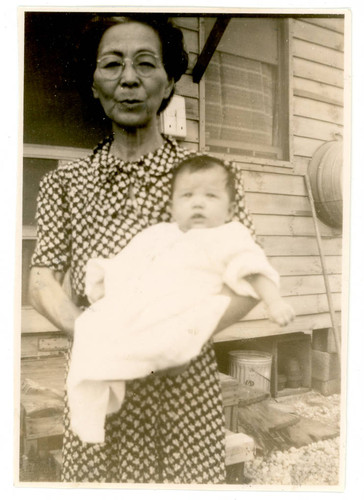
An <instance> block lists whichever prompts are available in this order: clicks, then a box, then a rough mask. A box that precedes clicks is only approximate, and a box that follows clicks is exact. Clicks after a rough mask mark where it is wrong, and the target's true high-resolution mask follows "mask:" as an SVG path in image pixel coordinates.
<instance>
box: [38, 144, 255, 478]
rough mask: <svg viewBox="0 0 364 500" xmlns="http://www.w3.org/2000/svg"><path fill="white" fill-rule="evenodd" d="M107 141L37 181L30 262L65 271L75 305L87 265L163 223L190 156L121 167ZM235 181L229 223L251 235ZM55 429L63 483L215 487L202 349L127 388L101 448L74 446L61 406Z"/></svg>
mask: <svg viewBox="0 0 364 500" xmlns="http://www.w3.org/2000/svg"><path fill="white" fill-rule="evenodd" d="M111 142H112V139H106V140H105V141H104V142H103V143H101V144H100V145H99V146H98V147H97V148H96V149H95V151H94V152H93V154H92V155H90V156H89V157H86V158H84V159H81V160H78V161H76V162H72V163H70V164H68V165H66V166H63V167H59V168H58V169H57V170H55V171H52V172H50V173H49V174H47V175H46V176H45V177H44V178H43V180H42V183H41V186H40V191H39V197H38V206H37V224H38V239H37V246H36V249H35V252H34V255H33V258H32V265H33V266H42V267H48V268H50V269H52V270H54V271H61V272H65V271H66V270H67V269H70V271H71V282H72V289H73V291H74V292H75V294H76V296H77V297H78V298H80V299H81V301H82V299H83V298H84V275H85V264H86V262H87V260H88V259H90V258H91V257H111V256H114V255H116V254H117V253H118V252H119V251H120V250H121V249H122V248H123V247H125V246H126V245H127V243H128V242H129V241H130V240H131V239H132V238H133V236H135V235H136V234H137V233H138V232H139V231H141V230H142V229H144V228H146V227H148V226H150V225H152V224H156V223H158V222H162V221H169V220H170V212H169V205H168V203H169V200H170V180H171V175H172V170H173V168H174V166H175V165H176V164H178V163H179V162H180V161H181V160H182V159H184V158H186V157H187V156H189V155H191V154H196V153H193V152H191V151H188V150H186V149H184V148H181V147H180V146H179V145H178V144H177V143H176V142H175V141H174V140H171V139H168V138H165V142H164V144H163V146H161V147H160V148H159V149H158V150H156V151H154V152H153V153H149V154H147V155H144V156H143V157H141V158H140V159H139V160H138V161H135V162H124V161H121V160H120V159H118V158H115V157H114V156H112V155H111V154H110V145H111ZM231 168H233V166H231ZM236 176H237V185H236V188H237V200H236V201H237V210H236V214H235V218H236V219H237V220H240V221H241V222H242V223H244V224H245V225H246V226H247V227H248V228H249V229H251V231H252V233H253V228H252V222H251V219H250V216H249V214H248V213H247V211H246V209H245V206H244V192H243V185H242V182H241V179H239V174H238V172H236ZM66 399H67V398H66ZM64 425H65V433H64V440H63V471H62V480H63V481H66V482H100V483H102V482H105V483H128V482H129V483H130V482H133V483H180V484H183V483H185V484H187V483H188V484H193V483H195V484H209V483H210V484H213V483H215V484H223V483H224V482H225V446H224V440H225V430H224V429H225V425H224V416H223V408H222V398H221V389H220V383H219V377H218V370H217V364H216V359H215V354H214V350H213V346H212V343H211V342H209V343H207V344H206V345H205V347H204V349H203V351H202V352H201V354H200V355H199V356H198V357H197V358H195V359H194V360H193V361H192V362H191V363H190V365H189V366H188V368H187V369H186V370H185V371H184V372H183V373H181V374H179V375H175V376H166V375H165V376H156V375H153V374H151V375H149V376H148V377H145V378H143V379H137V380H132V381H130V382H128V383H127V388H126V396H125V400H124V403H123V406H122V408H121V410H120V411H119V412H117V413H115V414H113V415H110V416H109V417H108V418H107V420H106V424H105V434H106V439H105V443H103V444H101V445H92V444H85V443H82V442H81V441H80V440H79V439H78V437H77V436H76V435H74V434H73V433H72V432H71V431H70V429H69V418H68V405H67V400H66V405H65V418H64Z"/></svg>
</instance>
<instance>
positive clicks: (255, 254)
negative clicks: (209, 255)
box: [223, 223, 279, 299]
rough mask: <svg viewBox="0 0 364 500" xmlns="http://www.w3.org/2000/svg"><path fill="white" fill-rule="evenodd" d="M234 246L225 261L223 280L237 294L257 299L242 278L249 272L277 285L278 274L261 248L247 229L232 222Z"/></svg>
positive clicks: (248, 284) (251, 288)
mask: <svg viewBox="0 0 364 500" xmlns="http://www.w3.org/2000/svg"><path fill="white" fill-rule="evenodd" d="M230 241H231V243H232V245H233V247H234V249H233V252H231V255H230V258H229V260H228V262H227V263H226V267H225V271H224V275H223V282H224V283H226V285H228V286H229V287H230V288H231V289H232V290H233V291H234V292H235V293H237V294H238V295H246V296H251V297H254V298H256V299H258V298H259V297H258V295H257V294H256V292H255V290H254V289H253V287H252V286H251V285H250V283H249V282H248V281H247V280H246V279H244V278H246V277H247V276H249V275H251V274H262V275H264V276H266V277H267V278H269V279H270V280H271V281H273V283H274V284H275V285H276V286H277V287H279V274H278V273H277V271H276V270H275V269H274V268H273V267H272V266H271V264H270V263H269V261H268V259H267V257H266V255H265V253H264V251H263V250H262V248H261V247H260V246H259V245H257V244H256V243H255V242H254V240H253V238H252V237H251V235H250V233H249V230H247V229H246V228H245V227H244V226H242V225H241V224H238V223H234V231H233V234H232V235H231V240H230Z"/></svg>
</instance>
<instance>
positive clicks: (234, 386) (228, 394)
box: [219, 373, 239, 432]
mask: <svg viewBox="0 0 364 500" xmlns="http://www.w3.org/2000/svg"><path fill="white" fill-rule="evenodd" d="M219 376H220V383H221V391H222V401H223V406H224V414H225V425H226V428H227V429H229V430H230V431H233V432H236V431H237V429H238V403H239V396H238V381H237V380H235V379H234V378H233V377H230V376H229V375H226V374H225V373H219Z"/></svg>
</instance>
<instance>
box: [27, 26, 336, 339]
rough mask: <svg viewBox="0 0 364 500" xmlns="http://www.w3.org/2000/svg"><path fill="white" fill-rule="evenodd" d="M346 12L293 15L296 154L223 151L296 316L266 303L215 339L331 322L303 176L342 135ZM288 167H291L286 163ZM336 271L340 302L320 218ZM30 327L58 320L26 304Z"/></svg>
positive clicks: (195, 106)
mask: <svg viewBox="0 0 364 500" xmlns="http://www.w3.org/2000/svg"><path fill="white" fill-rule="evenodd" d="M175 22H176V23H177V24H178V25H179V26H180V27H181V28H182V30H183V33H184V37H185V43H186V47H187V50H188V52H189V66H188V70H187V73H186V74H185V75H183V77H182V78H181V80H180V81H179V82H178V83H177V85H176V93H177V94H178V95H182V96H183V97H184V98H185V103H186V116H187V136H186V138H185V140H183V141H182V144H183V145H185V146H186V147H188V148H190V149H194V150H197V149H201V148H203V145H204V119H203V106H204V103H203V95H204V88H203V80H202V82H201V83H200V84H195V83H193V81H192V74H191V72H192V68H193V66H194V63H195V61H196V59H197V56H198V54H199V52H200V51H201V49H202V46H201V40H203V39H204V37H203V36H202V34H201V32H200V22H199V19H198V17H179V16H178V17H176V18H175ZM343 27H344V19H342V18H332V19H331V18H325V19H321V18H317V19H315V18H304V19H303V18H302V19H297V18H295V19H290V30H289V31H290V34H291V35H290V36H291V60H290V66H291V68H292V74H291V82H290V83H291V88H292V98H291V109H290V119H291V137H290V139H291V144H292V151H291V158H292V159H293V161H292V162H291V163H290V164H287V162H279V161H272V160H268V161H267V163H264V162H262V161H261V162H260V161H259V160H258V159H256V158H254V159H249V160H247V159H246V158H244V159H242V158H237V157H234V156H230V155H225V157H227V158H229V159H232V160H235V161H237V162H238V165H240V167H241V169H242V170H243V171H244V177H245V189H246V198H247V204H248V207H249V209H250V211H251V213H252V216H253V219H254V223H255V227H256V231H257V237H258V241H259V242H260V244H261V245H262V246H263V248H264V249H265V251H266V253H267V255H268V256H269V258H270V260H271V262H272V264H273V265H274V266H275V267H276V269H277V270H278V272H279V273H280V275H281V286H282V293H283V295H284V296H286V297H287V300H289V301H290V302H291V303H292V305H293V306H294V308H295V310H296V312H297V314H298V317H297V319H296V321H295V323H294V324H293V325H291V326H290V327H289V329H283V330H282V329H280V328H278V327H276V326H275V325H273V324H271V323H270V322H268V321H267V320H266V313H265V310H264V307H263V306H262V305H259V306H257V307H256V308H255V309H254V310H253V311H252V312H251V313H250V314H249V315H248V316H247V318H246V320H245V321H244V322H241V323H238V324H237V325H234V327H231V328H230V329H227V330H225V331H224V332H221V333H220V334H219V335H218V336H217V340H227V339H230V338H238V337H244V336H264V335H270V334H274V333H284V332H286V331H287V332H288V331H306V330H310V329H313V328H324V327H327V326H329V325H330V317H329V314H328V303H327V297H326V294H325V287H324V281H323V276H322V266H321V261H320V257H319V251H318V245H317V241H316V235H315V230H314V224H313V219H312V215H311V209H310V205H309V202H308V198H307V193H306V189H305V184H304V178H303V175H304V174H305V173H306V171H307V167H308V165H309V161H310V159H311V156H312V154H313V153H314V151H315V150H316V149H317V148H318V147H319V146H320V145H321V144H322V143H323V142H325V141H328V140H332V139H334V138H335V137H337V136H338V135H342V134H343V115H344V108H343V87H344V85H343V82H344V77H343V67H344V62H343V61H344V53H343V49H344V33H343ZM287 167H288V168H287ZM319 227H320V231H321V235H322V238H323V248H324V251H325V254H326V266H327V270H328V273H329V275H330V284H331V287H332V292H333V299H334V303H335V307H336V309H337V310H340V302H341V295H340V291H341V265H342V262H341V254H342V240H341V233H340V231H339V230H337V229H333V228H330V227H328V226H326V225H325V224H323V223H321V222H320V223H319ZM23 319H24V324H26V325H27V327H26V331H28V332H42V331H43V332H47V331H48V332H51V331H53V330H54V327H53V326H52V325H51V324H50V323H49V322H48V321H47V320H45V319H44V318H40V316H39V315H38V314H37V313H36V312H35V311H34V310H32V309H31V308H25V309H24V314H23Z"/></svg>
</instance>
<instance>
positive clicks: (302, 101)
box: [293, 96, 344, 125]
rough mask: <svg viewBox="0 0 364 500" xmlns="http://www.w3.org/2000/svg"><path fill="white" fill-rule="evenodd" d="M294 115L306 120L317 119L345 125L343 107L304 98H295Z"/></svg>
mask: <svg viewBox="0 0 364 500" xmlns="http://www.w3.org/2000/svg"><path fill="white" fill-rule="evenodd" d="M293 113H294V115H298V116H304V117H306V118H315V119H317V120H321V121H326V122H330V123H335V124H337V125H343V123H344V112H343V108H342V107H341V106H334V105H333V104H328V103H326V102H318V101H313V100H311V99H306V98H304V97H297V96H296V97H295V98H294V100H293Z"/></svg>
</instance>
